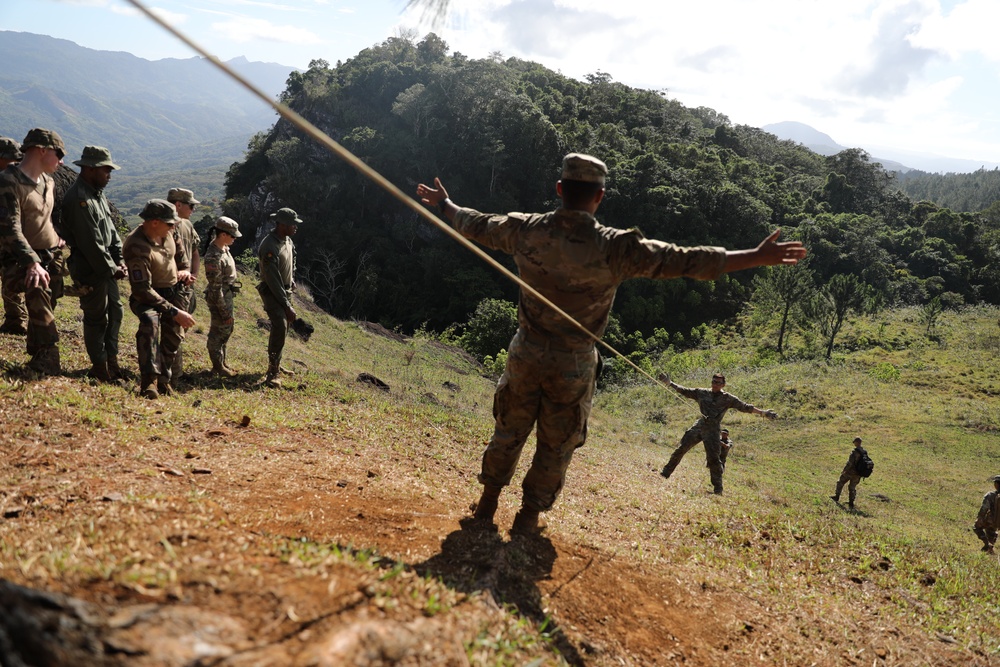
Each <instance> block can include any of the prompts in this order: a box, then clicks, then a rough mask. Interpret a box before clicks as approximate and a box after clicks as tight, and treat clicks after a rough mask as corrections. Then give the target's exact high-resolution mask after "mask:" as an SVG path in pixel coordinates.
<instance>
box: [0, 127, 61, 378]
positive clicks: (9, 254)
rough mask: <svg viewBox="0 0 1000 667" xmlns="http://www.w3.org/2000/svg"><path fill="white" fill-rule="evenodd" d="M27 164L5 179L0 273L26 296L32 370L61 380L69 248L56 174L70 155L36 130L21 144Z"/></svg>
mask: <svg viewBox="0 0 1000 667" xmlns="http://www.w3.org/2000/svg"><path fill="white" fill-rule="evenodd" d="M21 152H22V153H23V154H24V157H23V158H22V160H21V162H20V163H19V164H16V165H10V166H8V167H7V168H6V169H5V170H4V171H3V172H2V173H0V267H2V270H3V280H4V283H5V284H9V286H10V288H11V289H16V290H18V291H23V292H24V302H25V307H26V309H27V314H28V325H27V331H26V336H27V348H28V354H29V355H31V360H30V361H29V362H28V367H29V368H30V369H32V370H34V371H35V372H37V373H40V374H42V375H58V374H59V373H61V372H62V368H61V366H60V364H59V346H58V344H59V331H58V330H57V329H56V318H55V312H54V311H55V307H56V301H57V299H59V297H60V296H62V291H63V275H62V274H63V269H64V268H65V259H64V257H63V248H64V246H65V245H66V242H65V241H63V239H61V238H60V237H59V235H58V234H57V233H56V229H55V227H54V226H53V224H52V209H53V208H54V207H55V182H54V180H53V179H52V174H53V173H55V171H56V169H58V168H59V165H60V164H62V159H63V157H64V156H65V155H66V146H65V144H63V140H62V138H61V137H60V136H59V135H58V134H56V133H55V132H53V131H51V130H45V129H42V128H34V129H33V130H31V131H29V132H28V134H27V136H26V137H25V138H24V141H22V142H21Z"/></svg>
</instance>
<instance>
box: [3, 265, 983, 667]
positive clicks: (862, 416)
mask: <svg viewBox="0 0 1000 667" xmlns="http://www.w3.org/2000/svg"><path fill="white" fill-rule="evenodd" d="M253 282H254V281H253V280H252V279H251V278H246V279H245V280H244V283H245V284H246V286H247V287H246V289H244V291H243V292H242V293H241V294H240V296H239V299H238V303H237V305H238V316H237V320H238V324H237V329H236V333H235V335H234V339H233V342H232V343H231V345H230V355H229V356H230V360H231V364H232V365H233V366H234V367H235V368H237V370H239V371H241V375H239V376H238V377H237V378H234V379H233V380H226V381H224V382H223V381H221V380H218V379H213V378H210V377H209V376H208V375H207V372H205V371H204V370H202V369H207V368H208V367H209V363H208V360H207V355H206V353H205V349H204V342H205V334H206V333H207V314H206V312H205V310H204V305H203V304H202V305H201V306H200V307H199V312H197V313H196V316H197V317H198V319H199V324H198V325H197V326H196V327H195V328H194V329H193V330H192V332H191V333H190V335H189V338H188V342H187V350H188V353H187V356H186V358H187V362H188V367H189V369H191V371H192V374H191V376H190V377H189V379H188V380H187V381H186V382H184V383H182V384H181V385H180V391H178V393H177V394H176V395H175V396H173V397H169V398H164V399H161V400H159V401H155V402H152V401H146V400H144V399H141V398H139V397H138V396H136V394H135V387H134V386H129V387H127V388H122V387H110V386H102V385H96V384H93V383H91V382H90V381H88V380H87V379H86V378H85V377H83V371H84V370H85V369H86V368H87V366H88V363H87V361H86V356H85V353H84V351H83V347H82V339H81V325H80V321H79V310H78V308H77V307H76V304H75V303H73V301H72V300H70V299H67V300H66V301H64V302H61V303H60V305H59V311H58V315H59V320H60V330H61V332H62V335H63V341H62V349H63V360H64V365H65V366H66V368H67V369H68V375H67V376H66V377H59V378H49V379H44V380H37V379H33V378H31V377H28V376H26V375H25V373H24V371H23V370H22V367H21V363H22V362H23V361H25V355H24V352H23V339H20V338H13V337H10V336H0V358H2V359H3V360H4V363H3V381H2V382H0V419H2V421H3V423H4V424H5V427H4V429H3V434H2V435H0V447H2V449H3V451H4V453H5V456H4V457H3V461H2V462H0V515H2V516H3V519H2V520H0V579H2V580H6V581H8V582H11V583H13V584H18V585H23V586H27V587H30V588H33V589H36V590H42V591H51V592H55V593H61V594H66V595H70V596H73V597H75V598H79V599H81V600H84V601H86V603H87V604H89V605H92V606H91V607H89V609H90V611H91V614H92V618H93V619H96V620H94V621H93V623H92V625H93V627H94V630H93V631H94V632H95V633H96V634H97V635H98V636H99V637H100V639H101V642H98V644H99V645H100V646H104V647H114V650H111V649H110V648H106V650H104V652H103V653H102V654H101V656H99V657H100V660H98V659H97V658H96V657H93V656H91V657H90V658H89V659H88V663H87V664H130V665H132V664H151V665H152V664H196V663H195V662H194V660H195V659H196V656H201V657H200V658H197V659H200V660H202V661H203V662H201V663H198V664H217V665H249V664H276V665H283V664H289V665H292V664H294V665H306V664H331V665H333V664H366V665H367V664H372V665H375V664H401V665H404V664H405V665H418V664H464V661H465V660H468V661H469V662H471V663H472V664H476V665H480V664H486V665H524V664H532V665H548V664H553V665H554V664H574V665H583V664H586V665H619V664H626V665H647V664H672V663H677V662H684V663H685V664H689V665H718V664H740V665H742V664H761V665H774V664H789V665H804V664H816V665H844V664H850V665H854V664H856V665H872V664H886V665H904V664H905V665H951V664H974V665H991V664H996V663H997V661H998V659H1000V657H998V656H1000V625H998V621H997V620H996V619H997V612H998V608H997V597H996V591H997V590H998V586H1000V567H998V561H997V559H996V557H989V556H985V555H983V554H982V553H980V552H979V549H978V541H977V540H976V539H975V536H974V535H973V534H972V532H971V525H972V521H973V519H974V517H975V513H976V510H977V509H978V506H979V502H980V500H981V498H982V494H983V493H985V492H986V491H987V490H989V488H990V485H989V483H988V482H987V481H986V478H987V477H988V476H990V475H993V474H998V473H1000V447H998V440H997V431H998V429H1000V398H998V396H1000V368H998V367H997V364H996V358H997V354H998V352H1000V332H998V318H1000V311H997V310H996V309H987V308H984V309H969V310H965V311H962V312H960V313H950V314H946V315H945V316H943V318H942V322H941V323H940V324H939V327H938V332H937V337H936V339H929V338H928V337H927V336H926V335H925V334H924V332H923V330H922V325H921V324H920V323H919V317H918V316H917V313H916V312H911V311H901V312H894V313H889V314H884V315H880V316H878V317H877V318H874V319H871V320H863V321H859V322H857V323H854V324H852V325H850V326H849V327H848V329H847V330H845V332H844V334H843V335H842V337H841V340H842V341H843V343H844V345H845V348H844V349H842V350H839V351H838V353H836V354H835V355H834V359H833V361H832V362H825V361H814V360H789V361H786V362H781V363H778V362H770V363H761V362H759V361H757V360H759V359H760V358H764V357H766V355H759V354H756V353H755V349H754V348H755V345H754V343H753V341H745V340H739V339H732V340H724V341H721V342H719V343H717V344H716V345H715V346H714V347H712V348H711V349H706V350H698V351H692V352H687V353H684V354H682V355H673V356H670V357H667V358H664V359H663V361H662V365H663V367H664V368H669V369H671V370H672V372H673V377H674V379H675V380H676V381H678V382H680V383H681V384H685V385H688V386H707V381H708V379H709V377H710V374H711V373H712V372H713V371H715V370H722V371H724V372H725V373H726V374H727V376H728V386H727V389H728V390H730V391H731V392H732V393H734V394H736V395H738V396H740V397H741V398H743V399H745V400H747V401H750V402H753V403H754V404H756V405H758V406H762V407H770V408H774V409H775V410H777V411H778V413H779V414H780V415H781V419H779V420H778V421H776V422H765V421H763V420H761V419H760V418H756V417H752V416H750V415H743V414H740V413H736V414H731V415H730V416H729V417H728V418H727V420H726V423H727V425H728V426H729V428H730V429H731V431H732V435H733V438H734V440H735V441H736V443H737V444H736V448H735V450H734V451H733V454H732V456H731V457H730V460H729V465H728V467H727V471H726V494H725V495H724V496H721V497H717V496H714V495H712V494H710V493H708V492H709V491H710V488H711V487H710V484H709V481H708V472H707V470H706V469H705V467H704V458H703V454H702V451H701V450H700V449H694V450H692V451H691V452H690V453H689V455H688V457H687V458H686V459H685V460H684V462H683V463H682V464H681V466H680V467H679V468H678V471H677V473H675V475H674V476H673V477H672V478H671V479H670V480H663V479H662V478H661V477H660V476H659V475H658V470H659V468H660V467H661V466H662V465H663V463H664V462H665V461H666V459H667V457H668V456H669V454H670V451H671V449H672V447H673V446H674V445H675V444H676V442H677V441H678V439H679V437H680V435H681V433H682V432H683V430H684V429H685V428H686V427H687V426H688V425H690V423H691V422H693V420H694V419H695V417H696V412H695V409H694V403H693V402H691V401H687V400H684V399H681V398H679V397H677V396H675V395H674V394H672V393H670V392H667V391H664V390H663V389H660V388H656V387H653V386H651V385H649V386H646V385H643V386H636V387H631V388H627V389H621V390H616V391H610V392H603V393H601V394H599V395H598V397H597V399H596V401H595V410H594V414H593V418H592V420H591V423H590V437H589V440H588V443H587V445H586V446H585V447H584V448H582V449H581V450H579V452H578V453H577V455H576V457H575V460H574V462H573V465H572V466H571V467H570V473H569V477H568V480H567V484H566V488H565V490H564V492H563V495H562V497H561V498H560V501H559V502H558V504H557V505H556V507H555V508H554V510H553V511H552V512H550V513H549V516H548V519H549V524H550V530H549V532H548V534H547V537H545V538H542V539H539V540H525V539H523V538H517V539H514V540H511V539H510V538H508V537H507V536H506V532H505V531H506V528H508V527H509V525H510V521H511V519H512V518H513V514H514V512H515V511H516V508H517V502H518V496H519V488H518V486H517V485H516V484H515V485H514V486H513V487H512V488H511V490H509V491H508V492H506V493H505V494H504V495H503V496H502V497H501V508H500V511H499V512H498V520H499V522H500V525H501V530H502V533H501V534H500V535H496V534H492V533H488V532H481V531H474V530H470V529H469V527H468V526H467V525H466V524H464V523H463V522H462V518H463V517H464V516H467V515H468V510H467V508H468V504H469V503H470V502H471V501H472V500H474V499H475V498H476V497H477V494H478V490H479V488H480V487H479V485H478V484H477V482H476V480H475V475H476V473H477V472H478V463H479V457H480V455H481V452H482V446H483V444H484V443H485V441H486V440H487V439H488V437H489V433H490V430H491V423H490V421H491V420H490V410H491V395H492V384H493V383H492V380H490V379H487V378H483V377H481V376H480V375H479V374H478V369H477V366H476V365H475V364H474V363H472V362H471V361H470V360H469V359H467V358H466V357H465V356H464V355H462V354H460V353H458V352H456V351H455V350H452V349H448V348H445V347H444V346H441V345H440V344H438V343H436V342H435V341H432V340H428V339H419V338H418V339H403V338H402V337H398V336H393V335H391V332H384V331H382V332H381V333H374V332H372V331H371V330H368V329H365V328H363V327H362V326H360V325H359V324H357V323H352V322H341V321H337V320H334V319H332V318H330V317H328V316H326V315H324V314H322V313H320V312H318V311H316V310H313V309H310V308H309V305H308V303H305V302H304V303H303V304H302V306H301V307H302V310H303V313H304V314H305V315H306V317H307V318H309V319H311V320H312V321H313V323H314V324H315V325H316V328H317V331H316V334H314V336H313V337H312V339H310V340H309V341H308V342H304V341H301V340H297V339H292V340H291V341H290V343H289V346H288V350H287V352H286V359H285V363H284V365H285V366H287V367H289V368H290V369H292V370H294V371H296V374H295V375H294V376H288V377H287V378H286V387H285V388H284V389H280V390H275V389H267V388H264V387H263V386H262V385H260V384H258V380H259V379H260V377H261V375H262V373H263V371H264V368H265V356H266V353H265V347H266V332H265V331H263V330H262V329H260V328H259V327H258V325H257V321H258V318H262V317H264V313H263V309H262V308H261V306H260V303H259V299H257V298H256V293H255V291H254V290H253V288H252V283H253ZM134 332H135V317H134V316H133V315H132V314H131V313H130V312H126V319H125V328H124V330H123V333H122V341H123V344H124V345H123V353H124V354H125V358H126V359H127V360H128V365H130V366H131V367H132V368H134V367H135V362H134ZM360 373H369V374H371V375H374V376H376V377H378V378H380V379H381V380H383V381H384V382H386V383H387V384H388V385H389V387H390V389H389V391H381V390H379V389H377V388H375V387H373V386H371V385H369V384H365V383H359V382H357V381H356V379H357V377H358V375H359V374H360ZM855 435H861V436H862V437H863V438H865V445H866V447H867V448H868V450H869V452H870V453H871V455H872V457H873V458H874V460H875V462H876V469H875V474H874V475H873V476H872V478H870V479H869V480H867V481H865V482H862V484H861V487H860V491H859V498H858V509H857V511H855V512H850V511H847V510H846V509H844V508H841V507H838V506H837V505H835V504H834V503H833V502H832V501H831V500H830V499H829V496H830V494H831V493H832V492H833V487H834V484H835V482H836V479H837V476H838V475H839V472H840V469H841V468H842V466H843V464H844V462H845V461H846V458H847V455H848V453H849V451H850V448H851V439H852V438H853V437H854V436H855ZM532 443H533V440H532V441H529V445H528V447H529V449H530V447H531V446H532ZM524 458H525V459H526V460H524V461H522V464H521V469H520V470H519V473H518V475H517V476H516V477H515V480H517V481H518V482H519V480H520V479H521V477H522V476H523V472H524V467H525V466H526V465H527V459H529V456H525V457H524ZM0 583H2V582H0ZM4 595H5V591H4V590H0V598H3V597H4ZM141 605H146V606H141ZM7 607H8V608H11V607H10V605H9V603H7ZM151 610H155V612H154V611H151ZM181 614H184V616H183V617H182V616H181ZM123 615H124V616H127V617H128V618H129V619H130V620H129V622H123V621H122V618H123ZM185 619H186V620H185ZM192 619H197V620H198V622H194V621H193V620H192ZM9 622H10V621H4V620H2V619H0V631H2V630H3V629H4V624H5V623H9ZM53 632H54V631H53ZM2 635H3V633H2V632H0V636H2ZM15 636H16V635H15ZM168 640H169V641H168ZM123 647H124V648H123ZM206 647H208V648H206ZM198 651H203V653H198ZM166 653H169V655H170V658H169V659H168V658H166V657H164V656H165V655H166ZM182 653H183V655H181V654H182ZM126 656H127V657H126ZM364 656H368V657H367V658H366V657H364ZM371 656H381V657H377V658H373V657H371ZM185 660H186V661H185ZM352 661H353V662H352ZM63 664H73V663H72V661H71V662H69V663H67V662H64V663H63ZM76 664H84V663H82V662H78V663H76Z"/></svg>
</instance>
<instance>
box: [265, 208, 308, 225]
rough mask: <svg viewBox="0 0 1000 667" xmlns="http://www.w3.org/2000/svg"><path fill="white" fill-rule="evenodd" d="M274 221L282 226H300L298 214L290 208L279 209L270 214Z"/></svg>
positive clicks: (300, 221)
mask: <svg viewBox="0 0 1000 667" xmlns="http://www.w3.org/2000/svg"><path fill="white" fill-rule="evenodd" d="M271 217H272V218H274V221H275V222H276V223H278V224H284V225H299V224H302V220H301V219H300V218H299V214H298V213H296V212H295V211H293V210H292V209H290V208H279V209H278V210H277V211H275V212H274V213H272V214H271Z"/></svg>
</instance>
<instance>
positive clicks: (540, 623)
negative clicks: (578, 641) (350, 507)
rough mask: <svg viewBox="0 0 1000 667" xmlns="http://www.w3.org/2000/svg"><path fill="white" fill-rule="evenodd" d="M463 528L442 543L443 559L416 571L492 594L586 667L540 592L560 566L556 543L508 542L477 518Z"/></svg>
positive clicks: (468, 520) (463, 522)
mask: <svg viewBox="0 0 1000 667" xmlns="http://www.w3.org/2000/svg"><path fill="white" fill-rule="evenodd" d="M459 525H460V526H461V528H460V529H459V530H456V531H453V532H451V533H449V534H448V536H447V537H445V539H444V542H442V543H441V553H439V554H437V555H435V556H432V557H431V558H429V559H427V560H426V561H424V562H422V563H417V564H415V565H413V569H414V571H415V572H417V573H418V574H420V575H421V576H425V577H426V576H431V577H436V578H438V579H440V580H441V581H442V582H443V583H444V584H445V585H446V586H449V587H450V588H453V589H454V590H457V591H461V592H463V593H467V594H471V593H476V592H479V591H488V592H489V593H490V594H491V595H492V596H493V599H494V601H496V603H497V604H498V605H500V606H505V605H513V606H514V607H515V608H516V609H517V612H518V613H519V614H520V615H521V616H522V617H523V618H526V619H528V620H530V621H532V622H533V623H534V624H535V626H536V628H538V629H539V630H541V629H542V628H543V627H544V631H545V633H546V634H547V635H548V636H549V637H551V638H552V642H553V645H554V646H555V647H556V648H557V649H558V650H559V653H560V655H562V657H563V658H565V660H566V662H568V663H569V664H570V665H581V666H582V665H584V664H585V663H584V660H583V658H582V657H581V655H580V653H579V651H578V650H577V647H576V646H574V645H573V643H572V642H571V641H570V640H569V638H567V637H566V635H565V634H564V633H563V632H562V629H561V628H559V626H558V625H557V624H556V623H555V621H554V620H553V619H552V618H551V617H549V616H548V615H547V614H546V613H545V609H544V604H543V602H542V594H541V591H539V589H538V583H537V582H539V581H541V580H543V579H546V578H548V577H549V576H550V575H551V573H552V566H553V564H554V563H555V560H556V550H555V547H554V546H553V545H552V542H551V541H550V540H549V539H548V538H546V537H544V536H537V537H523V536H515V537H513V538H511V540H510V541H509V542H505V541H504V540H503V538H502V537H501V536H500V534H499V533H497V532H496V531H495V530H489V529H485V528H483V527H481V526H479V525H478V524H476V523H475V522H474V521H473V520H472V519H471V518H466V519H462V520H461V521H459Z"/></svg>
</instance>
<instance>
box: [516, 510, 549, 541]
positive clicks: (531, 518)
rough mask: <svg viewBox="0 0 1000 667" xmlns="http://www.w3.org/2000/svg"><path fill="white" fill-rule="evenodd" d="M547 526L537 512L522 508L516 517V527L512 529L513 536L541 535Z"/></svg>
mask: <svg viewBox="0 0 1000 667" xmlns="http://www.w3.org/2000/svg"><path fill="white" fill-rule="evenodd" d="M546 527H547V526H546V525H545V520H544V519H542V518H541V517H539V516H538V511H537V510H531V509H528V508H527V507H521V509H519V510H518V511H517V514H516V515H515V516H514V525H512V526H511V527H510V534H511V535H526V536H529V537H530V536H532V535H541V534H542V532H543V531H544V530H545V528H546Z"/></svg>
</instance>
